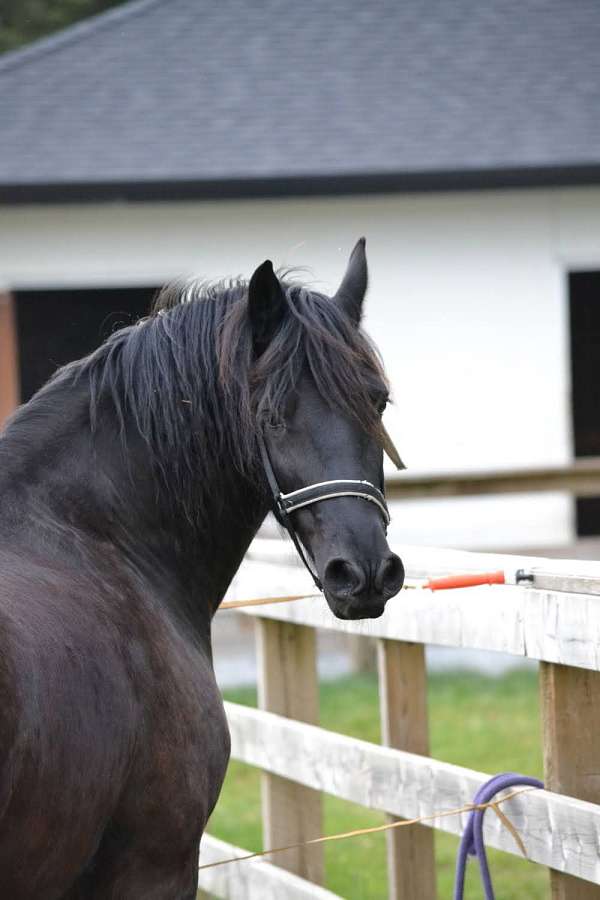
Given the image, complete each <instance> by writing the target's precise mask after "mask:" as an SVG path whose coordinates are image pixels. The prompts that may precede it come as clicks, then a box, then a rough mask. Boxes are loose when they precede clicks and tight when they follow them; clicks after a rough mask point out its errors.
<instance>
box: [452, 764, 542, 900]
mask: <svg viewBox="0 0 600 900" xmlns="http://www.w3.org/2000/svg"><path fill="white" fill-rule="evenodd" d="M516 785H526V786H527V787H531V788H543V787H544V785H543V783H542V782H541V781H539V780H538V779H537V778H531V777H530V776H529V775H518V774H517V773H516V772H504V773H503V774H501V775H494V777H493V778H490V780H489V781H486V783H485V784H482V786H481V787H480V788H479V790H478V791H477V793H476V794H475V797H474V798H473V811H472V812H471V815H470V816H469V821H468V822H467V827H466V828H465V830H464V832H463V836H462V838H461V839H460V845H459V848H458V855H457V857H456V876H455V879H454V900H463V898H464V895H465V874H466V870H467V862H468V860H469V856H475V857H477V862H478V863H479V874H480V876H481V883H482V884H483V890H484V894H485V900H495V895H494V888H493V886H492V876H491V874H490V867H489V865H488V860H487V853H486V851H485V842H484V840H483V816H484V814H485V811H486V809H490V807H491V808H492V809H493V810H494V811H495V812H496V814H497V815H498V816H499V817H500V819H501V820H502V822H503V823H504V825H506V826H507V827H508V828H509V831H510V833H511V834H512V836H513V837H514V839H515V841H516V843H517V846H518V847H519V849H520V851H521V853H522V854H523V856H527V851H526V850H525V845H524V844H523V841H522V840H521V837H520V835H519V833H518V832H517V830H516V828H515V827H514V825H513V824H512V822H509V820H508V819H507V818H506V816H505V815H504V813H503V812H502V810H501V809H499V808H498V803H500V802H501V801H500V800H494V799H493V798H494V797H495V796H496V794H497V793H498V792H499V791H503V790H505V789H506V788H514V787H515V786H516ZM505 799H506V798H505V797H504V798H502V801H504V800H505Z"/></svg>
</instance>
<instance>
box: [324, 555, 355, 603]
mask: <svg viewBox="0 0 600 900" xmlns="http://www.w3.org/2000/svg"><path fill="white" fill-rule="evenodd" d="M323 585H324V587H325V588H326V589H327V590H328V591H330V592H331V593H332V594H335V595H340V594H346V595H349V594H358V593H360V591H361V590H362V589H363V588H364V586H365V577H364V575H363V574H362V572H361V570H360V569H359V568H358V567H357V566H355V565H354V563H351V562H350V560H348V559H341V558H340V557H336V558H335V559H330V560H329V562H328V563H327V565H326V566H325V571H324V573H323Z"/></svg>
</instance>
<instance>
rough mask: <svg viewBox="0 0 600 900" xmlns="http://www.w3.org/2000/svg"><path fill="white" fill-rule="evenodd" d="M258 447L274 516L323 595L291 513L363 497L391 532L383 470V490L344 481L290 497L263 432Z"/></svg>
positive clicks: (306, 489) (319, 484) (302, 490)
mask: <svg viewBox="0 0 600 900" xmlns="http://www.w3.org/2000/svg"><path fill="white" fill-rule="evenodd" d="M258 447H259V450H260V455H261V458H262V464H263V468H264V470H265V475H266V476H267V481H268V482H269V488H270V489H271V494H272V495H273V513H274V515H275V518H276V519H277V521H278V522H279V524H280V525H283V527H284V528H285V529H286V531H287V533H288V534H289V536H290V537H291V539H292V541H293V542H294V546H295V548H296V550H297V551H298V555H299V557H300V559H301V560H302V562H303V563H304V565H305V566H306V568H307V569H308V571H309V572H310V574H311V576H312V579H313V581H314V583H315V584H316V586H317V587H318V589H319V590H320V591H322V590H323V585H322V583H321V579H320V578H319V576H318V575H317V574H316V573H315V572H314V571H313V569H312V567H311V566H310V565H309V563H308V560H307V558H306V553H305V552H304V548H303V547H302V544H301V543H300V539H299V537H298V535H297V534H296V529H295V528H294V525H293V523H292V520H291V518H290V513H292V512H294V511H295V510H297V509H302V508H303V507H304V506H312V504H313V503H319V502H320V501H321V500H331V499H332V498H333V497H360V498H361V499H363V500H369V501H370V502H371V503H375V504H376V506H377V507H378V508H379V511H380V513H381V515H382V516H383V521H384V523H385V526H386V528H387V526H388V525H389V522H390V513H389V510H388V507H387V503H386V502H385V496H384V493H383V466H382V468H381V490H380V489H378V488H376V487H375V486H374V485H372V484H371V482H370V481H359V480H357V479H351V478H350V479H348V478H345V479H344V478H343V479H336V480H334V481H320V482H317V483H316V484H309V485H307V486H306V487H303V488H299V489H298V490H297V491H291V492H290V493H289V494H283V493H282V492H281V490H280V488H279V484H278V483H277V478H276V476H275V472H274V471H273V466H272V465H271V458H270V456H269V451H268V450H267V445H266V444H265V439H264V437H263V434H262V432H260V431H259V432H258Z"/></svg>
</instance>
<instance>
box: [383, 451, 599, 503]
mask: <svg viewBox="0 0 600 900" xmlns="http://www.w3.org/2000/svg"><path fill="white" fill-rule="evenodd" d="M385 486H386V496H387V497H388V499H389V500H398V499H404V500H406V499H422V498H425V497H427V498H431V497H476V496H482V495H485V494H517V493H538V492H540V491H542V492H543V491H569V492H571V493H573V494H577V496H579V497H594V496H598V494H599V493H600V459H598V458H596V457H594V458H587V459H581V460H577V461H576V462H575V463H573V464H572V465H570V466H545V467H540V468H535V469H532V468H531V469H508V470H500V471H498V470H495V471H487V472H486V471H482V472H446V473H433V474H424V475H411V474H409V473H408V472H407V473H405V474H402V475H393V476H391V477H388V478H386V482H385Z"/></svg>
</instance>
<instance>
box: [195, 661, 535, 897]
mask: <svg viewBox="0 0 600 900" xmlns="http://www.w3.org/2000/svg"><path fill="white" fill-rule="evenodd" d="M226 699H228V700H233V701H235V702H237V703H245V704H249V705H255V703H256V695H255V692H254V691H253V690H236V691H228V692H226ZM429 708H430V723H431V725H430V732H431V753H432V756H435V757H436V758H437V759H441V760H445V761H447V762H451V763H456V764H458V765H462V766H467V767H469V768H471V769H478V770H480V771H482V772H489V773H490V774H495V773H496V772H505V771H517V772H523V773H526V774H529V775H536V776H538V777H541V774H542V759H541V739H540V726H539V714H538V702H537V677H536V675H535V673H532V672H523V671H520V672H513V673H511V674H508V675H506V676H504V677H502V678H498V679H492V678H484V677H482V676H480V675H472V674H468V673H457V674H444V675H433V676H431V677H430V678H429ZM321 724H322V725H323V727H324V728H329V729H331V730H333V731H338V732H342V733H344V734H349V735H352V736H355V737H360V738H363V739H364V740H368V741H374V742H378V741H379V739H380V734H379V713H378V698H377V684H376V679H375V677H370V676H360V677H359V676H355V677H351V678H345V679H344V680H343V681H338V682H330V683H328V684H324V685H323V686H322V689H321ZM465 799H469V798H465ZM324 813H325V823H324V833H325V834H333V833H335V832H338V831H348V830H351V829H354V828H362V827H366V826H369V825H377V824H380V823H381V822H382V821H383V817H382V816H381V815H378V814H376V813H373V812H371V811H369V810H365V809H363V808H362V807H358V806H355V805H354V804H350V803H347V802H346V801H342V800H338V799H336V798H334V797H329V796H326V797H325V800H324ZM209 830H210V832H211V833H212V834H214V835H216V836H218V837H220V838H222V839H224V840H226V841H230V842H231V843H233V844H237V845H238V846H241V847H246V848H248V849H251V850H260V849H261V824H260V776H259V773H258V771H256V770H254V769H252V768H251V767H249V766H244V765H241V764H240V763H235V762H232V763H231V765H230V768H229V772H228V775H227V779H226V782H225V786H224V788H223V792H222V794H221V797H220V800H219V803H218V805H217V809H216V810H215V812H214V814H213V816H212V819H211V822H210V828H209ZM457 845H458V840H457V839H456V838H455V837H453V836H452V835H448V834H443V833H441V832H439V831H438V832H436V860H437V872H438V896H439V900H446V898H450V897H451V896H452V883H453V877H454V862H455V856H456V849H457ZM489 859H490V866H491V868H492V874H493V879H494V886H495V888H496V895H497V897H499V898H502V900H517V898H519V900H523V898H527V900H545V898H547V897H548V896H549V888H548V876H547V873H546V871H545V870H544V869H543V867H541V866H535V865H532V864H531V863H528V862H527V861H526V860H523V859H520V858H518V857H516V856H512V855H509V854H505V853H500V852H499V851H493V850H490V852H489ZM325 860H326V884H327V887H329V888H330V889H331V890H332V891H334V892H335V893H337V894H340V895H341V896H342V897H346V898H349V900H379V898H381V900H385V898H386V897H387V888H386V860H385V836H384V835H383V834H375V835H366V836H361V837H358V838H352V839H349V840H345V841H340V842H335V843H333V844H330V845H327V846H326V849H325ZM481 896H482V895H481V889H480V887H479V883H478V879H477V878H476V877H475V871H474V866H472V865H471V866H470V867H469V875H468V878H467V890H466V898H467V900H479V898H480V897H481Z"/></svg>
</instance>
